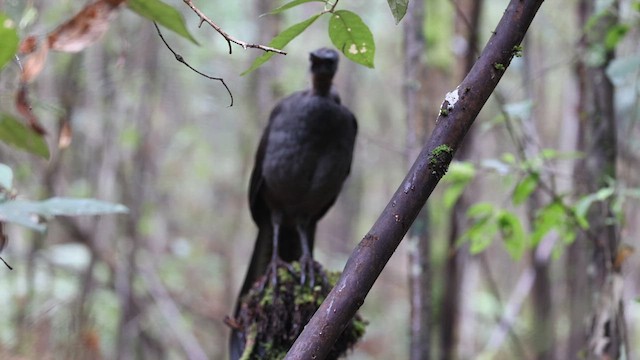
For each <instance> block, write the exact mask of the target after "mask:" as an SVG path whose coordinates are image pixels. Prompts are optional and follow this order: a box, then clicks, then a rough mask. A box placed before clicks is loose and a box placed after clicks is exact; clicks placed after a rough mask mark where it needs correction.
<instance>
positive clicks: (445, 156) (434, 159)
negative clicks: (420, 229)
mask: <svg viewBox="0 0 640 360" xmlns="http://www.w3.org/2000/svg"><path fill="white" fill-rule="evenodd" d="M452 158H453V149H452V148H451V146H449V145H447V144H442V145H438V146H437V147H436V148H435V149H433V151H431V155H430V156H429V170H430V171H431V174H432V175H436V176H438V177H442V176H444V174H445V173H446V172H447V169H448V167H449V163H450V162H451V159H452Z"/></svg>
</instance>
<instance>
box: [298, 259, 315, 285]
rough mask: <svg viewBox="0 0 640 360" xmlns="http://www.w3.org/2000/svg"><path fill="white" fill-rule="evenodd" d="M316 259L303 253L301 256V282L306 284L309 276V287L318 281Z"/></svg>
mask: <svg viewBox="0 0 640 360" xmlns="http://www.w3.org/2000/svg"><path fill="white" fill-rule="evenodd" d="M315 266H316V264H315V261H313V258H312V257H311V256H306V255H302V257H301V258H300V284H302V285H304V284H305V283H306V282H307V276H308V277H309V287H311V288H312V287H313V286H314V285H315V283H316V275H315Z"/></svg>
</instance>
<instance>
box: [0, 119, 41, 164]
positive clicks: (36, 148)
mask: <svg viewBox="0 0 640 360" xmlns="http://www.w3.org/2000/svg"><path fill="white" fill-rule="evenodd" d="M0 140H1V141H4V142H5V143H6V144H8V145H11V146H13V147H15V148H18V149H22V150H26V151H28V152H30V153H32V154H35V155H38V156H40V157H42V158H45V159H49V147H48V146H47V142H46V141H45V140H44V138H42V136H40V135H38V134H36V133H35V132H33V131H31V130H30V129H29V128H28V127H26V126H24V125H23V124H22V123H21V122H19V121H18V120H16V119H14V118H13V117H11V116H10V115H7V114H0Z"/></svg>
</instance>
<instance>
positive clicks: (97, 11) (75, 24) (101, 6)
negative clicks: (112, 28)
mask: <svg viewBox="0 0 640 360" xmlns="http://www.w3.org/2000/svg"><path fill="white" fill-rule="evenodd" d="M123 2H124V0H99V1H97V2H94V3H92V4H89V5H87V6H86V7H85V8H84V9H82V10H81V11H80V12H79V13H78V14H77V15H76V16H74V17H73V18H71V19H70V20H69V21H67V22H66V23H64V24H62V25H60V26H59V27H58V28H57V29H55V30H54V31H53V32H51V33H50V34H49V36H48V37H47V41H48V44H49V47H50V48H51V49H52V50H56V51H64V52H79V51H82V50H84V49H86V48H87V47H88V46H90V45H92V44H94V43H95V42H96V41H98V40H99V39H100V37H102V35H103V34H104V33H105V32H107V30H108V29H109V22H110V21H111V19H113V16H114V15H115V11H116V10H117V9H118V7H119V5H120V4H122V3H123Z"/></svg>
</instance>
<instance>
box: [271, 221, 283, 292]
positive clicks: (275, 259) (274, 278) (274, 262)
mask: <svg viewBox="0 0 640 360" xmlns="http://www.w3.org/2000/svg"><path fill="white" fill-rule="evenodd" d="M279 239H280V222H279V221H273V251H272V252H271V263H270V264H269V265H270V266H271V285H272V286H273V288H274V289H275V288H277V285H278V263H280V262H282V260H280V255H278V241H279Z"/></svg>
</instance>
